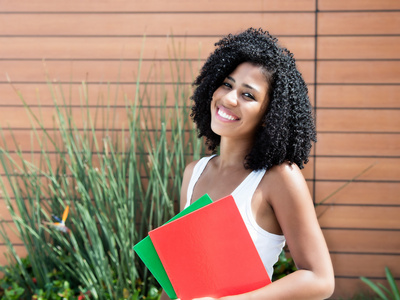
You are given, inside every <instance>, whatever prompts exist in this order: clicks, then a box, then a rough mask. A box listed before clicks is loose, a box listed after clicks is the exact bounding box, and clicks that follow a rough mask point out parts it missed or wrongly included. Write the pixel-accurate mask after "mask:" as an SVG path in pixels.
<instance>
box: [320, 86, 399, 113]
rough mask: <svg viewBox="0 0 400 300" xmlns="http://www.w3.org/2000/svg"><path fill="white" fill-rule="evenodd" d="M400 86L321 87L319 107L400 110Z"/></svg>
mask: <svg viewBox="0 0 400 300" xmlns="http://www.w3.org/2000/svg"><path fill="white" fill-rule="evenodd" d="M398 95H400V86H399V85H319V86H318V87H317V99H318V100H317V101H318V107H339V108H340V107H343V108H354V107H356V108H366V107H367V108H368V107H372V108H396V109H398V108H400V98H399V96H398Z"/></svg>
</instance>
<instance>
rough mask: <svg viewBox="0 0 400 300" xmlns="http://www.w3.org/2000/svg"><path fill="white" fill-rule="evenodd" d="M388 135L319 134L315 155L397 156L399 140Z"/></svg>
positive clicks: (399, 147)
mask: <svg viewBox="0 0 400 300" xmlns="http://www.w3.org/2000/svg"><path fill="white" fill-rule="evenodd" d="M397 137H398V135H397V134H389V133H376V134H375V133H319V134H318V142H317V144H316V153H317V155H347V156H371V157H374V156H378V157H381V156H383V157H385V156H398V155H399V149H400V140H399V139H398V138H397Z"/></svg>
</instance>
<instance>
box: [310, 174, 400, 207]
mask: <svg viewBox="0 0 400 300" xmlns="http://www.w3.org/2000/svg"><path fill="white" fill-rule="evenodd" d="M335 175H336V174H335ZM347 177H348V175H347ZM332 179H334V178H332ZM315 184H316V188H315V191H316V196H315V199H316V200H315V202H316V203H321V202H323V203H325V204H335V205H340V204H344V205H377V206H379V205H400V197H399V196H398V195H400V184H399V182H390V181H387V182H379V181H364V182H363V181H351V182H350V179H348V180H347V181H346V180H343V179H341V181H318V182H316V183H315Z"/></svg>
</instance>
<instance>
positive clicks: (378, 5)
mask: <svg viewBox="0 0 400 300" xmlns="http://www.w3.org/2000/svg"><path fill="white" fill-rule="evenodd" d="M318 9H319V10H321V11H324V10H392V9H393V10H398V9H400V2H399V1H393V0H351V1H343V0H341V1H338V0H318Z"/></svg>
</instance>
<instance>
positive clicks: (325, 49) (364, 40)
mask: <svg viewBox="0 0 400 300" xmlns="http://www.w3.org/2000/svg"><path fill="white" fill-rule="evenodd" d="M317 40H318V59H346V60H348V59H353V60H360V59H366V60H371V59H399V58H400V37H399V36H321V37H318V39H317ZM364 63H365V64H368V63H369V62H368V61H364Z"/></svg>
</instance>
